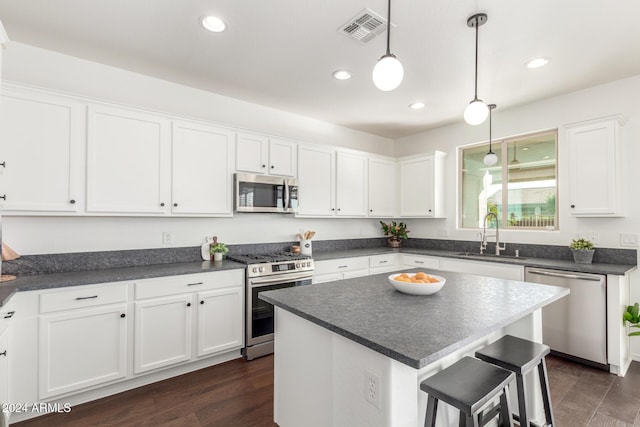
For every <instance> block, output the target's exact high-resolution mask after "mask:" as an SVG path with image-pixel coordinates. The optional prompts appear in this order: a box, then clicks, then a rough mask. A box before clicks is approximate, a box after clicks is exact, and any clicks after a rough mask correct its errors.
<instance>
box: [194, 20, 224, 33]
mask: <svg viewBox="0 0 640 427" xmlns="http://www.w3.org/2000/svg"><path fill="white" fill-rule="evenodd" d="M200 22H201V23H202V26H203V27H204V28H206V29H207V30H209V31H213V32H214V33H221V32H222V31H224V30H226V29H227V24H225V23H224V21H223V20H222V19H220V18H218V17H217V16H205V17H203V18H201V20H200Z"/></svg>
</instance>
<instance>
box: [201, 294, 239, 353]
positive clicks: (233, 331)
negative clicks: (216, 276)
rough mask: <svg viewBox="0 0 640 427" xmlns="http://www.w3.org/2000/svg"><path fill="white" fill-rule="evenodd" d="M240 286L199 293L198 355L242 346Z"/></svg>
mask: <svg viewBox="0 0 640 427" xmlns="http://www.w3.org/2000/svg"><path fill="white" fill-rule="evenodd" d="M243 289H244V288H243V287H242V286H236V287H232V288H224V289H217V290H215V291H208V292H200V293H198V338H197V340H198V343H197V347H198V356H204V355H207V354H213V353H218V352H220V351H223V350H230V349H234V348H238V349H240V348H242V346H243V337H244V323H243V315H242V314H243V304H244V293H243Z"/></svg>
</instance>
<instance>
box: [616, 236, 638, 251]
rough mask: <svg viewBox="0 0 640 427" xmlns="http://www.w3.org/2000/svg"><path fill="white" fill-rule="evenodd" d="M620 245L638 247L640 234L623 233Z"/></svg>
mask: <svg viewBox="0 0 640 427" xmlns="http://www.w3.org/2000/svg"><path fill="white" fill-rule="evenodd" d="M620 246H626V247H632V248H635V247H638V235H637V234H635V233H621V234H620Z"/></svg>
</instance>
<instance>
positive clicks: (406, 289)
mask: <svg viewBox="0 0 640 427" xmlns="http://www.w3.org/2000/svg"><path fill="white" fill-rule="evenodd" d="M401 274H402V273H396V274H392V275H391V276H389V283H391V286H393V287H394V288H396V290H397V291H399V292H402V293H404V294H410V295H431V294H435V293H436V292H438V291H439V290H440V289H442V287H443V286H444V284H445V282H446V281H447V279H445V278H444V277H442V276H436V275H435V274H429V276H431V277H434V278H436V279H438V282H434V283H411V282H399V281H397V280H395V278H396V277H397V276H399V275H401ZM407 274H409V275H410V276H411V275H413V274H415V273H407Z"/></svg>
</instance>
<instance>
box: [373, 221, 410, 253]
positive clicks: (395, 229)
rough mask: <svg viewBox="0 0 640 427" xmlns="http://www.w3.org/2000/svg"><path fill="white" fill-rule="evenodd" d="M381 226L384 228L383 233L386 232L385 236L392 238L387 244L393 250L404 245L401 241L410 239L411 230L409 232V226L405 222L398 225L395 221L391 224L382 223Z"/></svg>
mask: <svg viewBox="0 0 640 427" xmlns="http://www.w3.org/2000/svg"><path fill="white" fill-rule="evenodd" d="M380 225H381V226H382V231H384V235H385V236H390V237H389V239H388V240H387V242H388V243H389V246H391V247H392V248H399V247H400V246H401V245H402V240H400V239H408V238H409V236H408V235H407V233H409V230H407V224H405V223H404V222H401V223H396V222H395V221H391V224H385V223H384V222H382V221H380Z"/></svg>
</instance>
